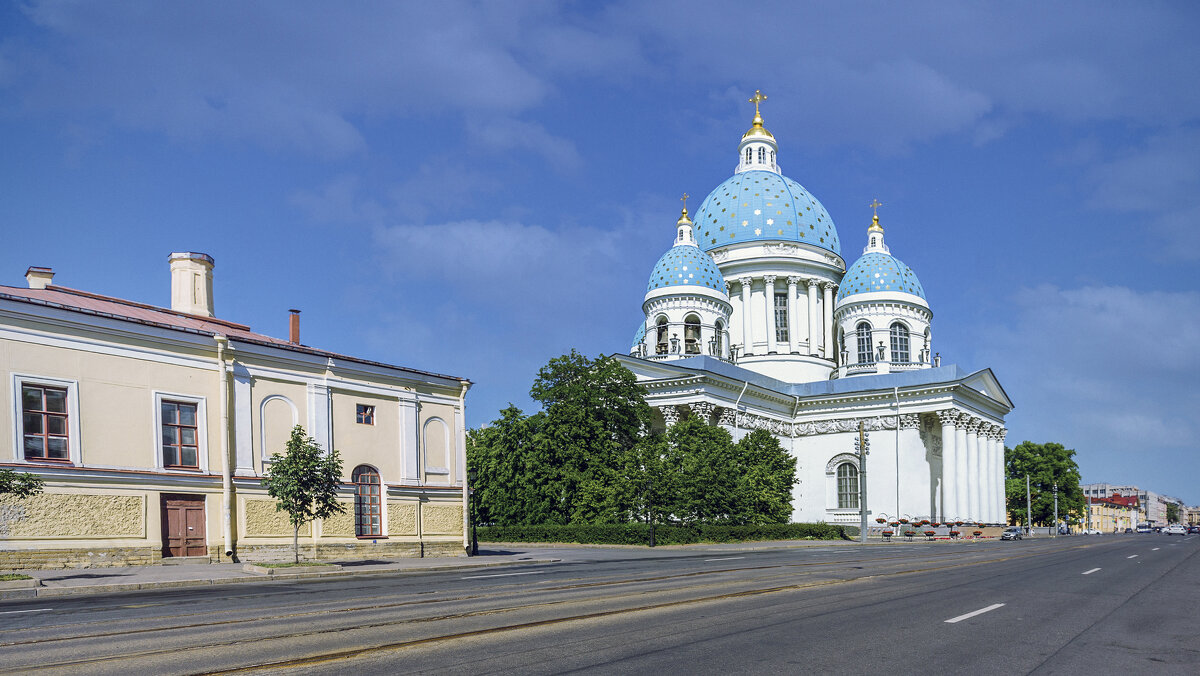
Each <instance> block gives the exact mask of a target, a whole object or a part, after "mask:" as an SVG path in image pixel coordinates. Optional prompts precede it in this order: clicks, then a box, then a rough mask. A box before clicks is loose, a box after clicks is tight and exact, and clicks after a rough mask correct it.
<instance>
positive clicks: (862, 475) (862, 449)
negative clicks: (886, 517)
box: [854, 420, 871, 544]
mask: <svg viewBox="0 0 1200 676" xmlns="http://www.w3.org/2000/svg"><path fill="white" fill-rule="evenodd" d="M870 448H871V443H870V442H869V441H868V440H867V433H866V428H865V426H864V425H863V422H862V421H861V420H860V421H859V423H858V436H857V437H856V438H855V439H854V450H856V451H858V541H859V542H861V543H863V544H866V543H867V452H868V450H869V449H870Z"/></svg>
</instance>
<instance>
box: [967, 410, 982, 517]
mask: <svg viewBox="0 0 1200 676" xmlns="http://www.w3.org/2000/svg"><path fill="white" fill-rule="evenodd" d="M982 425H983V421H982V420H980V419H979V418H972V419H971V422H970V423H968V424H967V495H968V497H969V499H968V502H967V505H968V507H967V509H968V513H969V514H970V515H971V520H972V521H981V520H983V514H982V512H980V509H981V508H982V504H983V502H982V499H981V498H982V497H983V495H982V493H983V481H982V479H983V463H982V462H981V460H982V458H981V457H980V453H979V428H980V427H981V426H982Z"/></svg>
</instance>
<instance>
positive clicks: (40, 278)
mask: <svg viewBox="0 0 1200 676" xmlns="http://www.w3.org/2000/svg"><path fill="white" fill-rule="evenodd" d="M53 279H54V271H53V270H51V269H50V268H40V267H38V266H36V265H32V266H30V267H29V269H28V270H26V271H25V281H27V282H29V288H31V289H44V288H46V287H47V286H50V281H51V280H53Z"/></svg>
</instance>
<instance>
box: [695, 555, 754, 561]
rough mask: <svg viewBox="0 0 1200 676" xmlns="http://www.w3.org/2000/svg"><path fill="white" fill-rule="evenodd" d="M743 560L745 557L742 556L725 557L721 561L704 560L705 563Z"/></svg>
mask: <svg viewBox="0 0 1200 676" xmlns="http://www.w3.org/2000/svg"><path fill="white" fill-rule="evenodd" d="M744 558H746V557H744V556H727V557H725V558H723V559H704V560H705V561H737V560H738V559H744Z"/></svg>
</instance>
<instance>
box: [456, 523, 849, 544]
mask: <svg viewBox="0 0 1200 676" xmlns="http://www.w3.org/2000/svg"><path fill="white" fill-rule="evenodd" d="M855 534H857V529H855ZM479 539H480V540H481V541H485V542H574V543H578V544H589V545H645V544H649V543H650V526H648V525H646V524H644V523H628V524H606V525H589V524H577V525H567V526H558V525H538V526H481V527H480V528H479ZM848 539H850V538H849V537H848V535H847V533H846V529H845V528H844V527H842V526H835V525H832V524H827V523H782V524H770V525H763V526H718V525H704V524H696V525H690V526H675V525H672V526H664V525H656V526H655V527H654V541H655V544H659V545H686V544H693V543H697V542H747V541H759V540H848Z"/></svg>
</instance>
